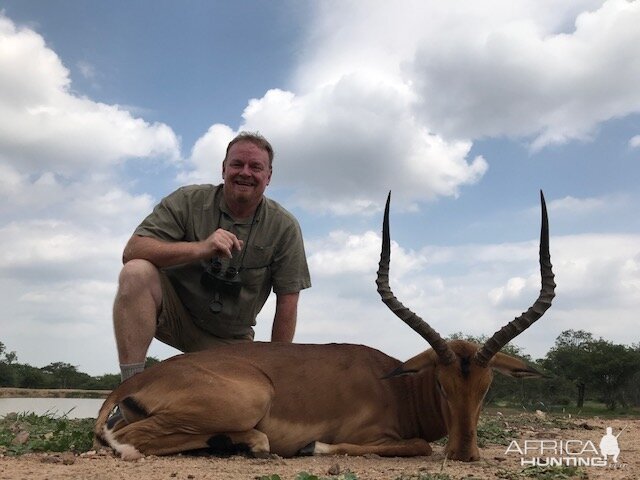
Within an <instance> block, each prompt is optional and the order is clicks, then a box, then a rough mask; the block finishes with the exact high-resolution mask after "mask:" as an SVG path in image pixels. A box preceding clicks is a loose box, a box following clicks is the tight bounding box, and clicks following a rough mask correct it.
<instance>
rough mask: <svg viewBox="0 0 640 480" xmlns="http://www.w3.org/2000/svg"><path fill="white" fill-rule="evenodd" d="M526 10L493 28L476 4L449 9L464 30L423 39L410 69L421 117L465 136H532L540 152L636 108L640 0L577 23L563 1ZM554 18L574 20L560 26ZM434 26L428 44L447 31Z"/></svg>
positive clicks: (613, 0) (620, 0)
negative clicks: (545, 10)
mask: <svg viewBox="0 0 640 480" xmlns="http://www.w3.org/2000/svg"><path fill="white" fill-rule="evenodd" d="M534 3H538V4H545V3H546V5H545V7H546V8H550V9H552V10H553V11H554V14H555V15H554V17H555V18H553V19H551V18H549V16H548V13H547V14H542V15H541V11H540V10H539V9H538V7H536V6H535V5H534ZM572 3H575V2H572ZM591 3H593V2H591ZM511 5H512V3H511V4H510V5H509V6H511ZM485 6H486V5H485ZM520 6H521V7H522V6H526V8H524V9H522V8H518V7H515V8H514V9H513V10H512V9H510V8H505V9H504V10H505V11H506V12H509V13H506V15H505V12H502V14H499V16H500V17H502V18H499V20H500V21H499V23H497V24H496V23H494V22H492V21H491V20H490V19H488V18H487V17H488V16H489V15H490V14H488V13H480V12H478V11H475V12H474V11H473V9H469V10H471V11H469V10H467V9H464V10H462V11H459V12H456V11H455V9H450V10H451V12H452V13H451V14H445V19H446V20H449V21H454V20H456V19H457V20H458V21H460V28H459V29H457V30H455V31H453V32H450V33H449V35H448V39H447V40H446V41H444V42H443V41H439V42H437V41H433V42H424V43H422V44H421V45H420V47H419V48H418V51H417V53H416V56H415V58H414V59H413V61H412V62H411V63H410V65H409V67H408V69H409V73H408V75H410V76H411V77H412V78H415V79H416V82H417V84H418V86H417V90H418V91H419V92H420V97H421V101H422V107H421V109H420V111H421V114H422V116H423V118H425V121H427V122H428V123H430V124H433V125H439V126H440V128H441V129H442V130H439V132H441V133H443V134H447V135H453V136H462V137H463V138H479V137H482V136H500V135H514V136H534V137H535V140H534V142H533V144H532V146H533V147H534V148H541V147H544V146H545V145H548V144H550V143H563V142H566V141H568V140H571V139H576V138H577V139H585V138H588V137H589V136H590V135H591V134H592V133H593V131H594V129H595V128H596V126H597V125H598V124H599V123H601V122H603V121H606V120H609V119H611V118H615V117H622V116H625V115H628V114H630V113H634V112H638V111H639V110H640V92H638V89H637V88H636V85H637V84H638V83H639V82H640V61H639V60H638V58H639V51H638V48H640V47H638V46H639V45H640V31H639V30H638V28H637V25H638V23H639V22H640V4H638V2H627V1H625V0H610V1H607V2H604V3H603V4H602V5H601V6H599V7H598V8H597V9H596V8H593V7H589V5H586V7H587V8H585V7H584V6H583V7H582V8H584V11H582V12H580V14H579V15H578V16H577V17H575V20H573V18H574V17H573V16H574V15H575V13H576V12H574V11H573V12H572V11H564V12H563V11H562V8H563V6H562V5H561V2H551V3H549V2H520ZM540 7H543V5H540ZM557 7H560V10H559V11H556V8H557ZM591 8H593V10H591ZM453 12H455V13H453ZM478 13H479V14H480V15H478ZM493 13H497V9H491V14H493ZM505 17H506V18H505ZM558 20H565V22H566V23H569V22H571V23H574V26H573V27H572V28H570V29H560V30H559V29H558V25H557V22H558ZM563 23H564V22H563ZM447 24H448V22H447ZM462 29H464V31H462ZM428 30H429V32H430V35H429V37H430V38H431V40H436V38H435V36H436V35H440V36H442V35H444V33H445V32H444V31H442V30H440V29H438V28H436V29H428ZM434 30H435V31H434ZM442 38H445V37H442ZM612 72H615V74H612Z"/></svg>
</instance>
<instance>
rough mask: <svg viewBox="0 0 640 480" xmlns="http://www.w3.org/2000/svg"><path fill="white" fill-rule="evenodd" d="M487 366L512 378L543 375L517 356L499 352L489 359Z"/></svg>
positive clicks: (539, 376) (540, 376) (541, 376)
mask: <svg viewBox="0 0 640 480" xmlns="http://www.w3.org/2000/svg"><path fill="white" fill-rule="evenodd" d="M489 366H490V367H491V368H494V369H496V370H497V371H498V372H500V373H502V374H503V375H507V376H509V377H514V378H543V377H544V376H545V375H544V374H542V373H540V372H539V371H537V370H536V369H535V368H532V367H530V366H529V365H527V364H526V363H524V362H523V361H522V360H520V359H519V358H515V357H512V356H510V355H507V354H505V353H500V352H498V353H496V354H495V356H494V357H493V358H492V359H491V361H490V362H489Z"/></svg>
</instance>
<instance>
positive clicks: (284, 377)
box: [95, 341, 537, 461]
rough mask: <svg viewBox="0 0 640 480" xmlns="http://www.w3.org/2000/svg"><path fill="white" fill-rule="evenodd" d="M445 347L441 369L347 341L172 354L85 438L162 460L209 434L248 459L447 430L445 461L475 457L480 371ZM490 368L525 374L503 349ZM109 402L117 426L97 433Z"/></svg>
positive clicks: (123, 390) (368, 446) (382, 444)
mask: <svg viewBox="0 0 640 480" xmlns="http://www.w3.org/2000/svg"><path fill="white" fill-rule="evenodd" d="M449 345H450V346H451V348H452V350H453V351H454V352H455V353H456V356H457V357H458V358H459V359H461V360H460V361H458V362H454V363H452V364H450V365H446V366H445V365H442V364H441V363H440V362H439V361H438V357H437V355H435V353H434V352H433V350H427V351H425V352H423V353H421V354H419V355H417V356H416V357H414V358H412V359H410V360H408V361H407V362H405V363H404V364H403V363H401V362H400V361H398V360H396V359H394V358H391V357H389V356H387V355H385V354H384V353H382V352H379V351H377V350H374V349H372V348H369V347H365V346H362V345H350V344H331V345H300V344H285V343H251V344H240V345H229V346H224V347H220V348H218V349H215V350H211V351H206V352H198V353H190V354H184V355H179V356H177V357H173V358H171V359H169V360H166V361H164V362H161V363H159V364H157V365H154V366H153V367H151V368H149V369H147V370H145V371H144V372H142V373H140V374H138V375H135V376H134V377H132V378H130V379H129V380H127V381H125V382H124V383H122V384H121V385H120V386H119V387H118V388H116V389H115V390H114V391H113V392H112V393H111V395H109V397H108V398H107V399H106V400H105V403H104V404H103V406H102V408H101V410H100V413H99V416H98V420H97V422H96V428H95V436H96V439H97V440H99V441H101V442H102V443H106V444H109V445H111V446H113V447H115V448H116V449H117V450H118V451H120V452H121V453H122V455H123V456H124V457H126V458H137V456H138V455H136V454H131V453H124V449H123V448H120V446H122V445H129V446H131V447H134V448H135V451H137V452H139V453H141V454H156V455H163V454H171V453H177V452H182V451H187V450H195V449H202V448H211V446H212V445H211V443H212V442H211V439H212V438H213V437H216V436H225V437H228V438H229V439H230V441H231V443H232V444H236V445H244V446H248V449H249V451H250V452H252V453H253V454H256V455H264V454H268V453H275V454H278V455H280V456H284V457H289V456H292V455H296V454H297V453H298V452H300V451H301V450H302V449H304V448H305V447H307V446H308V445H310V444H312V445H315V447H313V448H312V449H311V451H310V452H309V453H316V454H321V453H331V454H352V455H361V454H366V453H375V454H378V455H392V456H414V455H428V454H430V453H431V448H430V447H429V445H428V442H430V441H434V440H437V439H439V438H442V437H443V436H445V435H447V434H448V435H449V441H448V444H447V447H446V451H447V454H448V456H449V458H452V459H457V460H466V461H468V460H475V459H477V458H478V457H479V453H478V447H477V440H476V438H477V437H476V428H477V422H478V417H479V414H480V409H481V405H482V400H483V398H484V395H485V393H486V390H487V389H488V388H489V385H490V383H491V379H492V373H491V369H490V368H482V367H479V366H478V365H476V364H475V363H473V362H471V363H469V362H466V361H465V360H464V359H467V358H471V357H472V356H473V354H474V353H475V351H476V350H477V348H478V346H477V345H474V344H472V343H469V342H464V341H453V342H450V343H449ZM492 364H493V365H492V366H495V367H496V368H498V369H499V370H501V371H502V372H503V373H507V374H512V375H522V372H527V373H526V375H527V376H533V375H535V374H534V373H533V372H535V371H533V370H531V369H530V368H529V367H527V366H526V365H525V364H524V363H523V362H521V361H520V360H518V359H515V358H513V357H509V356H507V355H504V354H498V355H496V357H495V358H494V359H493V361H492ZM391 372H393V376H389V374H390V373H391ZM407 372H411V373H407ZM536 373H537V372H536ZM384 377H388V378H384ZM116 405H119V406H120V409H121V410H122V413H123V416H124V417H125V418H126V420H128V421H119V422H116V423H115V425H113V428H111V429H109V428H107V426H106V423H107V419H108V418H109V415H110V413H111V412H112V410H113V409H114V407H115V406H116ZM129 417H130V418H129ZM219 438H220V437H219ZM314 442H317V443H315V444H314ZM213 443H215V442H213ZM127 452H130V451H129V450H127Z"/></svg>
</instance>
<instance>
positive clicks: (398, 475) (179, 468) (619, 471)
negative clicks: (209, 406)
mask: <svg viewBox="0 0 640 480" xmlns="http://www.w3.org/2000/svg"><path fill="white" fill-rule="evenodd" d="M491 415H496V414H495V413H494V414H491ZM500 421H501V422H502V423H501V425H502V424H504V427H505V428H511V429H513V428H516V429H517V433H515V434H514V433H513V432H512V431H510V433H509V435H513V437H515V438H513V440H516V441H517V442H518V445H519V446H520V448H524V441H525V440H534V441H535V440H541V439H544V440H556V441H560V440H564V441H566V440H582V441H583V442H587V441H591V442H592V443H593V445H595V447H596V448H598V445H599V443H600V439H601V438H602V436H603V435H604V434H605V430H606V427H612V428H613V433H614V434H617V433H619V432H620V431H621V430H622V429H623V428H624V430H623V431H622V433H621V434H620V436H619V438H618V444H619V447H620V449H621V452H620V456H619V459H618V468H609V467H595V466H583V467H581V468H580V470H579V471H580V472H581V474H582V475H583V476H582V477H581V478H588V479H602V480H605V479H606V480H638V479H640V420H632V419H616V420H612V419H598V418H588V419H575V418H574V419H571V420H570V421H569V422H567V423H565V424H563V425H562V426H561V427H562V428H557V427H554V426H552V425H553V424H551V423H549V422H544V423H545V425H546V426H543V427H539V426H536V427H532V426H531V425H532V424H531V422H528V423H527V422H522V426H517V427H514V425H513V423H515V422H512V419H511V417H502V418H500ZM509 422H512V425H509ZM518 424H520V422H518ZM567 427H568V428H567ZM625 427H626V428H625ZM583 444H586V443H582V444H581V445H583ZM433 449H434V454H433V455H432V456H430V457H416V458H381V457H377V456H365V457H345V456H331V457H298V458H286V459H281V458H275V459H269V460H262V459H255V458H246V457H230V458H216V457H193V456H185V455H177V456H170V457H153V456H151V457H146V458H143V459H141V460H139V461H136V462H125V461H122V460H120V459H117V458H115V457H114V456H113V455H112V454H111V453H109V452H106V451H100V452H87V453H84V454H81V455H73V454H71V453H64V454H31V455H23V456H21V457H0V480H2V479H11V480H13V479H30V480H31V479H36V480H37V479H42V480H44V479H49V480H55V479H65V480H66V479H70V478H73V479H105V480H107V479H108V480H111V479H135V480H151V479H154V480H155V479H251V480H253V479H256V478H260V477H261V476H263V475H265V476H266V475H273V474H278V475H279V476H280V477H281V478H282V480H287V479H294V478H295V476H296V474H298V473H299V472H309V473H311V474H314V475H317V476H319V477H328V478H341V477H340V475H341V474H342V475H343V474H345V473H347V472H352V473H354V474H355V475H357V478H358V479H359V480H395V479H402V480H410V479H415V480H418V479H420V476H421V475H422V476H423V477H424V478H428V477H427V474H429V473H430V474H436V473H444V474H448V475H449V478H451V479H466V480H471V479H482V480H484V479H496V478H506V479H509V480H511V479H516V480H517V479H521V478H522V479H526V478H540V477H535V476H534V477H530V476H525V474H524V473H522V471H523V469H524V468H525V467H523V466H522V465H521V455H520V454H519V453H518V452H517V451H515V450H511V451H509V452H507V451H506V450H507V446H505V445H496V444H488V445H486V446H484V447H482V448H481V454H482V459H481V460H480V461H478V462H472V463H462V462H453V461H445V458H444V454H443V446H441V445H433ZM584 456H587V457H588V456H589V455H588V453H587V454H584ZM584 475H586V476H584ZM342 478H344V477H342ZM445 478H446V477H445ZM545 478H557V479H560V478H566V477H561V476H554V477H545ZM576 478H580V477H576Z"/></svg>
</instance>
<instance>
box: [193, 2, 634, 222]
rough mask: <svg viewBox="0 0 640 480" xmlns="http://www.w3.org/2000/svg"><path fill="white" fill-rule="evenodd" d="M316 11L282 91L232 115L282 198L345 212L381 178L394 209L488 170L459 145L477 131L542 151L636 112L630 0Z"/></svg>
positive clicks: (203, 168) (219, 133)
mask: <svg viewBox="0 0 640 480" xmlns="http://www.w3.org/2000/svg"><path fill="white" fill-rule="evenodd" d="M315 8H316V9H317V12H316V15H315V16H314V18H315V20H314V22H313V23H312V25H310V27H309V34H308V37H307V39H306V42H305V43H304V44H303V47H302V49H303V51H304V55H301V57H300V58H301V59H302V61H301V63H300V64H299V65H298V67H297V69H296V71H295V73H294V75H293V78H292V82H291V87H292V88H291V89H290V90H289V91H284V90H279V89H273V90H270V91H268V92H267V93H266V94H265V95H264V96H263V97H262V98H257V99H253V100H251V101H250V102H249V103H248V105H247V107H246V109H245V111H244V113H243V120H244V121H243V125H242V126H241V129H249V130H259V131H261V132H262V133H264V134H265V135H266V136H267V137H268V138H269V139H270V140H271V141H272V143H273V144H274V145H275V147H276V163H275V164H274V177H273V185H274V186H276V187H281V188H283V189H285V190H287V191H289V192H290V193H291V194H292V195H291V197H290V200H289V202H290V204H291V205H292V204H298V205H300V206H303V207H304V208H306V209H309V210H313V211H321V212H327V211H328V212H332V213H334V214H338V215H351V214H354V213H372V212H375V211H378V210H379V209H380V198H379V194H376V195H373V194H372V192H380V191H386V190H388V189H392V190H394V191H396V192H400V193H399V195H398V196H397V205H399V206H403V207H404V208H407V207H411V206H415V204H416V203H418V202H422V201H425V200H429V199H432V198H434V197H437V196H456V195H457V194H458V192H459V190H460V188H462V187H463V186H465V185H470V184H473V183H475V182H477V181H478V180H479V179H480V178H481V177H482V176H483V175H484V173H485V172H486V170H487V162H486V160H485V159H483V158H482V157H476V158H470V156H469V152H470V150H471V146H472V144H473V141H474V140H476V139H479V138H483V137H487V136H490V137H501V136H505V135H509V136H516V137H525V138H528V139H531V141H532V143H531V147H532V148H534V149H536V148H542V147H544V146H545V145H548V144H551V143H562V142H566V141H569V140H572V139H582V140H584V139H587V138H589V136H590V135H592V134H593V132H594V131H595V129H596V128H597V126H598V125H599V124H600V123H602V122H604V121H606V120H609V119H611V118H616V117H622V116H625V115H628V114H630V113H634V112H638V111H640V91H639V90H638V89H637V87H636V85H637V84H639V83H640V60H639V59H640V50H639V48H640V47H639V46H640V29H638V28H636V26H637V25H638V24H640V3H638V2H627V1H625V0H609V1H606V2H604V3H602V2H596V1H582V2H569V3H567V2H556V1H551V0H549V1H542V2H540V1H538V0H535V1H534V0H531V1H523V2H518V3H515V4H514V3H513V2H504V1H488V2H478V3H469V2H464V3H460V5H459V8H453V7H452V6H451V3H450V2H447V3H442V2H435V1H431V2H429V1H406V2H403V3H402V5H401V6H396V5H394V6H391V5H390V4H389V3H388V2H366V3H362V2H339V4H336V3H331V2H325V3H323V4H319V5H316V6H315ZM390 25H393V26H394V27H393V28H389V26H390ZM398 26H401V28H398ZM372 32H375V35H374V34H372ZM611 72H616V74H615V75H612V74H611ZM231 133H232V129H230V128H229V127H226V126H221V125H216V126H214V127H213V128H212V129H211V130H210V131H209V132H208V133H207V135H206V136H205V137H203V138H202V139H201V141H199V142H198V144H197V147H198V148H197V149H194V152H193V155H192V158H191V162H190V165H189V167H190V170H191V171H190V173H188V174H185V175H183V176H182V177H181V178H206V179H210V178H211V174H210V170H211V164H210V159H211V158H217V156H218V155H219V154H220V151H221V144H224V142H225V141H226V140H227V138H229V137H230V135H231ZM203 159H207V161H206V162H204V161H203Z"/></svg>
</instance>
